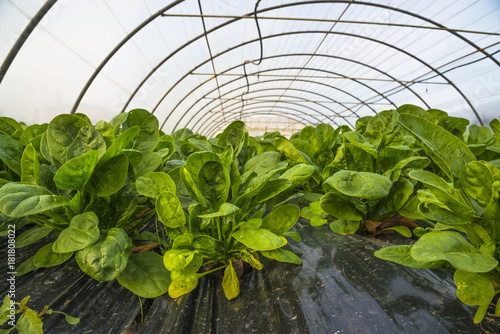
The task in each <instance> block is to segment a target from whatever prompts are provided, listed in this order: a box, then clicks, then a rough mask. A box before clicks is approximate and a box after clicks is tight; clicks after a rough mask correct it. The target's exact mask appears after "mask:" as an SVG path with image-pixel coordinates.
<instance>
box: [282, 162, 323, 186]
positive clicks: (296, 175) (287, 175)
mask: <svg viewBox="0 0 500 334" xmlns="http://www.w3.org/2000/svg"><path fill="white" fill-rule="evenodd" d="M314 171H315V168H314V166H311V165H307V164H299V165H295V166H293V167H292V168H290V169H289V170H287V171H286V172H284V173H283V174H282V175H281V176H280V177H279V178H280V179H286V180H288V181H290V182H291V184H292V186H293V187H295V186H298V185H301V184H303V183H304V182H306V181H307V180H309V179H310V178H311V177H312V176H313V174H314Z"/></svg>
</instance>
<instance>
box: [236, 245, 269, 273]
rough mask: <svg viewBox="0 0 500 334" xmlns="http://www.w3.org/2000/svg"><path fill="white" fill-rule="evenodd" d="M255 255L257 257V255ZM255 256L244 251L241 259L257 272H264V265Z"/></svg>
mask: <svg viewBox="0 0 500 334" xmlns="http://www.w3.org/2000/svg"><path fill="white" fill-rule="evenodd" d="M254 254H255V255H256V256H257V253H254ZM254 254H252V253H250V252H249V251H247V250H246V249H244V250H242V251H241V259H242V260H243V261H245V262H246V263H248V264H249V265H250V266H252V267H253V268H255V269H257V270H262V268H264V265H263V264H262V263H261V262H260V261H259V260H258V259H257V258H255V256H254Z"/></svg>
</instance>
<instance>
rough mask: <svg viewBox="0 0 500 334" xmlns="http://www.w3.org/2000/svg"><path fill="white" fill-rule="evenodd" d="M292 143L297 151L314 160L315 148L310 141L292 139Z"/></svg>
mask: <svg viewBox="0 0 500 334" xmlns="http://www.w3.org/2000/svg"><path fill="white" fill-rule="evenodd" d="M290 143H291V144H292V145H293V146H294V147H295V148H296V149H297V151H299V152H302V153H304V154H305V155H307V156H308V157H309V158H310V159H312V158H314V146H313V145H312V144H310V143H309V142H308V141H306V140H303V139H298V138H295V139H290Z"/></svg>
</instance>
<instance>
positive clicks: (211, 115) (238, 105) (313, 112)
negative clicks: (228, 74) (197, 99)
mask: <svg viewBox="0 0 500 334" xmlns="http://www.w3.org/2000/svg"><path fill="white" fill-rule="evenodd" d="M269 90H271V89H267V90H264V89H263V90H262V91H269ZM280 90H283V88H280ZM278 96H280V95H277V94H271V95H261V97H278ZM286 96H287V97H289V95H286ZM304 102H309V101H308V100H307V99H304ZM255 103H260V104H266V103H269V102H268V101H252V102H249V103H247V104H246V105H245V106H249V105H252V104H255ZM289 105H291V106H299V107H301V108H305V109H308V110H310V111H311V113H306V112H304V111H302V110H300V109H294V110H295V111H297V112H299V113H301V114H304V115H307V116H310V117H313V118H314V119H315V120H316V123H314V122H310V123H311V124H318V123H321V119H319V118H316V117H315V116H316V115H318V114H319V115H321V116H323V117H328V116H326V115H325V114H323V113H322V112H319V111H318V110H317V109H313V108H311V107H309V106H305V105H303V104H301V103H296V102H288V103H284V106H283V107H282V108H285V109H286V108H289V107H288V106H289ZM233 106H236V108H240V109H241V101H240V102H238V101H236V102H234V103H231V104H229V105H227V106H226V108H230V107H233ZM243 109H245V107H243ZM243 109H242V110H243ZM269 109H272V108H271V107H269ZM207 115H208V116H207ZM319 115H318V116H319ZM203 116H204V117H205V116H207V119H206V121H205V122H203V123H202V124H201V126H200V127H199V128H198V129H197V130H193V131H196V132H199V131H202V130H203V129H204V127H203V126H205V125H206V123H207V122H210V121H214V120H216V121H217V120H219V116H220V114H219V113H216V112H207V113H205V114H204V115H203ZM343 119H344V120H345V121H346V122H348V121H347V120H346V119H345V118H344V117H343ZM199 121H200V119H198V121H197V122H196V123H195V124H194V126H193V129H195V127H196V126H197V125H198V123H199ZM332 123H334V124H335V125H336V126H338V125H339V124H338V123H337V122H336V121H334V120H332ZM209 124H210V123H209ZM349 125H351V126H352V124H351V123H350V122H349ZM186 127H187V126H186ZM176 129H177V128H176Z"/></svg>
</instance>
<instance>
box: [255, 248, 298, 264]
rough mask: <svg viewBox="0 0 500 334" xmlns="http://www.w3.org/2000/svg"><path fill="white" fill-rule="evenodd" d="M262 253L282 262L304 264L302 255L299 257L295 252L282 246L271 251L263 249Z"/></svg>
mask: <svg viewBox="0 0 500 334" xmlns="http://www.w3.org/2000/svg"><path fill="white" fill-rule="evenodd" d="M261 253H262V255H263V256H265V257H267V258H269V259H272V260H276V261H280V262H288V263H293V264H298V265H300V264H302V260H301V259H300V257H298V256H297V255H296V254H295V253H292V252H290V251H287V250H285V249H282V248H278V249H273V250H270V251H263V252H261Z"/></svg>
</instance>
